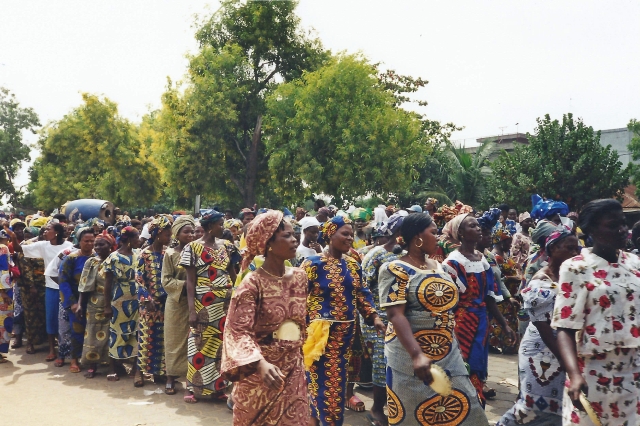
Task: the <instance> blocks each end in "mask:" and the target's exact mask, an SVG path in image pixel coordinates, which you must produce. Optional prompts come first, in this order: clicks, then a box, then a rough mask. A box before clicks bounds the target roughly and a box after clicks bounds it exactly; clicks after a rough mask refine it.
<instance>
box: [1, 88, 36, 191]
mask: <svg viewBox="0 0 640 426" xmlns="http://www.w3.org/2000/svg"><path fill="white" fill-rule="evenodd" d="M38 126H40V121H39V120H38V116H37V115H36V113H35V112H34V110H33V109H31V108H22V107H20V104H19V103H18V101H17V100H16V97H15V95H14V94H12V93H11V92H10V91H9V90H8V89H6V88H4V87H0V195H1V196H5V195H7V196H9V202H11V203H15V202H16V201H17V197H18V196H19V190H18V189H17V188H16V187H15V183H14V181H15V178H16V174H17V173H18V170H20V166H21V165H22V163H23V162H25V161H27V160H29V152H30V149H29V146H28V145H27V144H25V143H24V142H23V141H22V136H23V132H24V131H30V132H33V133H35V132H36V128H37V127H38Z"/></svg>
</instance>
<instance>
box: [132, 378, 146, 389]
mask: <svg viewBox="0 0 640 426" xmlns="http://www.w3.org/2000/svg"><path fill="white" fill-rule="evenodd" d="M133 386H134V387H136V388H141V387H143V386H144V377H142V375H140V377H136V376H134V377H133Z"/></svg>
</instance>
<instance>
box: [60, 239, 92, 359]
mask: <svg viewBox="0 0 640 426" xmlns="http://www.w3.org/2000/svg"><path fill="white" fill-rule="evenodd" d="M94 256H95V254H92V255H91V256H83V255H82V254H81V252H80V250H77V251H74V252H72V253H69V254H68V255H67V256H65V257H64V258H63V259H62V263H60V269H59V270H58V284H59V285H60V304H61V305H62V308H63V309H64V311H65V314H66V315H65V316H68V318H69V327H70V331H71V332H70V343H71V345H70V346H71V348H70V349H71V351H70V354H69V357H70V358H72V359H78V358H81V357H82V346H83V344H84V332H85V327H86V324H87V319H86V317H85V316H84V315H80V316H78V315H76V313H75V312H73V311H72V310H71V306H73V305H75V304H77V303H78V298H79V290H78V288H79V285H80V277H81V276H82V270H83V269H84V265H85V263H87V260H89V259H90V258H92V257H94ZM59 358H62V357H59Z"/></svg>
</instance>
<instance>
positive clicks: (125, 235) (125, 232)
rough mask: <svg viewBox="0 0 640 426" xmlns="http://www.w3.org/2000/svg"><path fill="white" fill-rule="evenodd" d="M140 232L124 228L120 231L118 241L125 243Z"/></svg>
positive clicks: (130, 227) (131, 227)
mask: <svg viewBox="0 0 640 426" xmlns="http://www.w3.org/2000/svg"><path fill="white" fill-rule="evenodd" d="M139 233H140V232H139V231H138V230H137V229H136V228H134V227H133V226H125V227H124V228H122V230H121V231H120V239H119V240H120V241H122V242H126V241H128V240H129V238H132V237H133V236H134V235H138V234H139Z"/></svg>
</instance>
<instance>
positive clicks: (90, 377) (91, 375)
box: [84, 368, 96, 379]
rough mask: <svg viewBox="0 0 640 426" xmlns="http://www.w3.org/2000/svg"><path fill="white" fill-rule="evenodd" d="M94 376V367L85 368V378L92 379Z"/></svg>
mask: <svg viewBox="0 0 640 426" xmlns="http://www.w3.org/2000/svg"><path fill="white" fill-rule="evenodd" d="M95 376H96V369H95V368H90V369H88V370H87V374H85V375H84V377H86V378H87V379H93V378H94V377H95Z"/></svg>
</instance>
